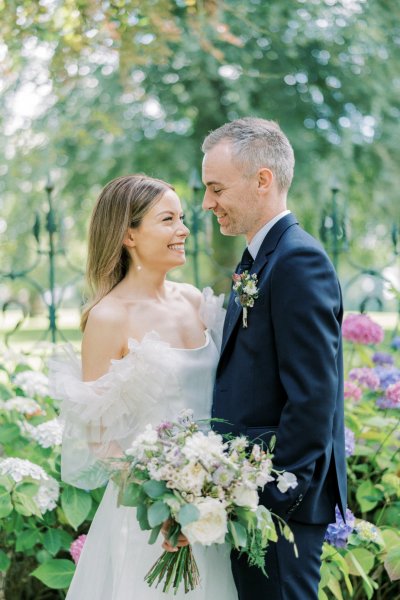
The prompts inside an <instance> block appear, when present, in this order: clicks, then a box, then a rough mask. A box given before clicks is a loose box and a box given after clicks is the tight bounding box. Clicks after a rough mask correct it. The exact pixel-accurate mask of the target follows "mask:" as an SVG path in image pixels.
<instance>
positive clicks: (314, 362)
mask: <svg viewBox="0 0 400 600" xmlns="http://www.w3.org/2000/svg"><path fill="white" fill-rule="evenodd" d="M271 311H272V323H273V329H274V334H275V348H276V353H277V361H278V368H279V377H280V380H281V384H282V386H283V389H284V393H285V396H286V403H285V405H284V407H283V410H282V415H281V419H280V423H279V428H278V431H277V442H276V446H275V450H274V454H275V458H274V464H275V467H276V468H278V469H285V470H286V471H291V472H293V473H295V475H296V476H297V478H298V486H297V487H296V488H295V489H294V490H293V489H291V490H289V492H287V493H285V494H282V493H281V492H279V490H278V489H277V488H276V486H268V487H267V488H266V489H265V491H264V492H263V495H262V502H263V503H264V504H265V505H266V506H269V507H271V508H272V510H274V511H275V512H276V513H277V514H280V515H282V516H287V514H288V511H289V512H290V510H291V509H293V506H294V505H295V506H298V505H299V503H300V502H301V500H302V499H303V497H304V496H305V494H306V493H307V490H308V489H309V486H310V483H311V480H312V478H313V475H314V471H315V468H316V465H317V461H318V458H319V457H321V456H322V455H323V454H324V453H325V452H326V450H327V448H328V446H329V445H331V444H332V427H333V417H334V413H335V408H336V398H337V393H338V368H337V357H338V352H339V345H340V335H341V332H340V317H339V315H340V314H341V294H340V288H339V283H338V280H337V276H336V273H335V271H334V269H333V266H332V265H331V263H330V261H329V259H328V258H327V256H326V255H325V253H324V252H323V251H322V250H320V249H319V248H318V247H309V248H308V247H307V248H304V247H303V248H298V249H295V250H291V251H290V252H288V253H286V254H285V255H283V256H281V257H280V259H279V261H278V263H277V264H276V265H275V268H274V270H273V272H272V278H271Z"/></svg>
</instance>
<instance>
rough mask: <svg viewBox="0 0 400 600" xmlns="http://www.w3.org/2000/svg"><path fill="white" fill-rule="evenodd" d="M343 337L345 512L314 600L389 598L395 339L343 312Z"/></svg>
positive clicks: (395, 517)
mask: <svg viewBox="0 0 400 600" xmlns="http://www.w3.org/2000/svg"><path fill="white" fill-rule="evenodd" d="M343 338H344V344H345V348H344V357H345V376H346V380H345V384H344V390H345V411H346V431H345V434H346V435H345V446H346V456H347V460H348V485H349V493H348V508H347V511H346V521H345V522H344V521H343V518H342V516H341V514H340V512H339V510H338V509H337V510H336V523H333V524H331V525H329V527H328V531H327V534H326V538H325V540H326V543H325V544H324V549H323V563H322V570H321V585H320V590H319V599H320V600H327V599H331V598H337V599H338V600H344V599H346V600H347V599H350V598H351V599H355V600H365V599H372V598H376V599H379V600H387V599H389V598H395V597H397V595H398V590H399V581H398V580H399V579H400V460H399V440H400V369H399V365H400V343H399V341H400V338H394V339H393V340H392V342H391V343H390V342H388V343H386V344H385V343H384V342H383V340H384V332H383V330H382V328H381V327H380V326H379V325H378V324H377V323H375V322H374V321H373V320H372V319H371V318H370V317H368V316H367V315H348V316H347V318H346V319H345V320H344V323H343ZM379 344H380V345H381V346H382V347H380V346H379Z"/></svg>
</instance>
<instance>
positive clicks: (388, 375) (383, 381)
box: [373, 365, 400, 390]
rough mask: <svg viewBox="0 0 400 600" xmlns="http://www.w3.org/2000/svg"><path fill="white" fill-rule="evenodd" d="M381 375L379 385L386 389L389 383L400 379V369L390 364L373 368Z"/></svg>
mask: <svg viewBox="0 0 400 600" xmlns="http://www.w3.org/2000/svg"><path fill="white" fill-rule="evenodd" d="M373 370H374V371H375V373H376V375H378V377H379V382H380V383H379V387H380V388H381V389H383V390H386V388H387V387H389V385H392V384H393V383H396V382H397V381H400V369H398V368H397V367H394V366H393V365H390V366H378V367H374V369H373Z"/></svg>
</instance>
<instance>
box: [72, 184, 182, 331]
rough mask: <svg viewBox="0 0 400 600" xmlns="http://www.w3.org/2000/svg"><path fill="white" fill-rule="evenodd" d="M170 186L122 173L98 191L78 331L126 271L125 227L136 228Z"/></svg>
mask: <svg viewBox="0 0 400 600" xmlns="http://www.w3.org/2000/svg"><path fill="white" fill-rule="evenodd" d="M173 189H174V188H173V187H172V186H171V185H169V183H166V182H165V181H161V179H153V178H152V177H146V176H145V175H126V176H124V177H117V178H116V179H113V180H112V181H110V182H109V183H107V185H106V186H105V188H104V189H103V190H102V191H101V193H100V196H99V197H98V199H97V201H96V204H95V206H94V209H93V213H92V217H91V221H90V226H89V240H88V258H87V265H86V282H87V285H88V287H89V298H88V302H87V304H86V305H85V306H84V308H83V311H82V318H81V329H82V331H83V330H84V329H85V326H86V322H87V319H88V315H89V312H90V309H91V308H93V306H95V305H96V304H97V303H98V302H100V300H101V299H102V298H104V296H105V295H106V294H108V293H109V292H110V291H111V290H112V289H113V288H114V287H115V286H116V285H117V283H119V282H120V281H121V280H122V279H123V278H124V277H125V275H126V273H127V272H128V269H129V264H130V261H131V258H130V255H129V253H128V251H127V250H126V248H125V246H124V243H123V241H124V238H125V235H126V232H127V229H128V227H132V228H135V227H139V225H140V224H141V222H142V220H143V217H144V216H145V214H146V213H147V212H148V211H149V210H150V209H151V208H152V207H153V206H154V204H156V203H157V202H158V200H160V198H161V196H163V195H164V194H165V192H167V191H168V190H173Z"/></svg>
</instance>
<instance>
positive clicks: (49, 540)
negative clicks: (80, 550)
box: [0, 355, 102, 600]
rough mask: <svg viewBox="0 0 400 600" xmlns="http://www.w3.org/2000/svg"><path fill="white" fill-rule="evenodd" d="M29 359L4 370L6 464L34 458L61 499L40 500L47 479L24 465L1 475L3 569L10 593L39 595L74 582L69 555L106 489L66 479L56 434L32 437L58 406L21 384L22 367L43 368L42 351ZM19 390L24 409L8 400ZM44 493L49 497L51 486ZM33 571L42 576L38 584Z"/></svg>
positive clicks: (1, 410)
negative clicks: (28, 471) (78, 485)
mask: <svg viewBox="0 0 400 600" xmlns="http://www.w3.org/2000/svg"><path fill="white" fill-rule="evenodd" d="M26 360H27V357H26V356H18V355H14V358H13V359H7V362H4V363H3V364H2V369H1V370H0V373H1V375H0V377H1V384H2V386H3V390H7V392H8V393H5V394H3V398H4V400H2V401H0V444H1V446H0V465H1V464H2V463H1V461H3V460H6V459H7V458H8V457H12V458H17V459H22V460H25V461H29V465H31V466H32V465H33V467H34V468H35V469H36V470H37V469H40V468H41V469H43V471H44V472H45V473H46V475H47V476H48V477H49V478H50V479H51V478H52V479H53V480H54V481H55V483H54V485H57V486H60V490H59V491H58V490H57V489H54V490H53V492H52V493H53V495H54V496H55V497H56V501H55V502H54V504H48V505H47V508H46V509H45V508H44V507H43V504H41V503H40V502H39V500H38V492H39V489H40V486H41V485H42V481H41V480H38V479H35V478H34V477H31V476H30V475H27V474H25V475H24V474H23V473H22V471H21V470H18V469H19V468H18V467H14V469H13V470H12V472H13V473H14V475H12V474H10V472H8V473H6V474H3V475H1V474H0V545H1V548H2V550H1V551H0V571H3V572H4V573H5V592H6V597H10V598H11V597H13V598H22V597H24V598H27V599H32V600H34V598H38V597H39V596H40V594H41V593H42V592H43V591H44V590H46V588H53V589H60V590H61V589H66V588H67V587H68V585H69V583H70V581H71V578H72V575H73V573H74V570H75V565H74V563H73V562H72V561H71V560H69V557H70V554H69V549H70V546H71V543H72V542H73V540H74V539H75V537H76V536H77V535H78V534H81V533H86V532H87V530H88V527H89V524H90V521H91V519H92V518H93V515H94V513H95V511H96V508H97V506H98V504H99V502H100V501H101V498H102V492H101V491H100V490H93V491H92V492H85V491H83V490H78V489H76V488H73V487H72V486H69V485H67V484H63V482H61V480H60V445H59V443H58V444H57V443H55V441H54V440H51V438H49V441H48V443H46V440H45V439H44V438H42V441H41V443H40V439H35V438H32V437H31V436H30V434H29V431H30V430H29V427H36V426H39V425H41V424H44V423H46V422H48V421H50V420H53V419H54V417H55V416H56V415H57V412H58V408H57V405H56V403H54V401H53V400H50V399H49V398H48V397H47V396H44V397H43V396H41V395H39V394H34V399H33V398H28V397H27V395H26V394H25V391H24V390H23V389H21V388H17V387H16V386H15V384H14V377H15V375H16V374H17V373H18V372H21V371H22V370H23V369H22V367H24V370H27V369H28V371H29V369H31V368H32V367H33V366H35V369H37V368H38V361H40V358H39V355H38V356H36V357H35V358H33V357H32V365H30V366H27V365H26V364H22V363H25V362H26ZM28 360H30V359H29V358H28ZM19 361H21V362H19ZM32 372H33V371H32ZM15 395H17V396H18V398H19V402H20V404H19V409H18V410H17V409H16V408H14V409H11V408H10V407H9V406H8V405H7V400H9V399H11V401H12V398H13V397H15ZM30 396H32V393H31V394H30ZM32 403H33V404H32ZM35 403H36V404H35ZM41 444H42V445H41ZM46 446H47V447H46ZM33 474H35V473H33ZM35 476H36V477H37V476H38V474H37V472H36V474H35ZM14 477H15V478H16V480H15V479H14ZM57 482H58V483H57ZM49 489H50V488H49ZM43 492H44V494H43ZM43 492H42V495H44V497H46V496H48V494H49V491H47V492H46V491H45V490H43ZM47 500H48V498H47ZM76 530H77V532H76ZM29 574H32V575H33V576H34V577H35V578H36V579H35V580H34V583H33V580H32V579H31V578H30V577H29ZM47 591H48V590H47Z"/></svg>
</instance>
